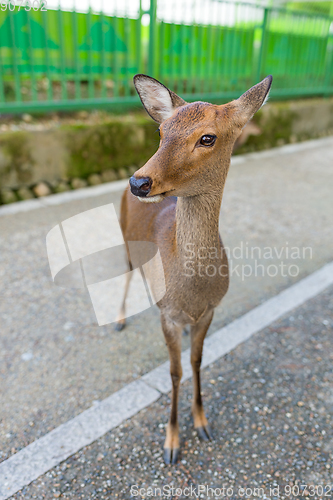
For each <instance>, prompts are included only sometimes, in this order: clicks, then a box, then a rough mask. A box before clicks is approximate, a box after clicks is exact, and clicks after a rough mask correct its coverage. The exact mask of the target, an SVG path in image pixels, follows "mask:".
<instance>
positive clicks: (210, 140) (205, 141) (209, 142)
mask: <svg viewBox="0 0 333 500" xmlns="http://www.w3.org/2000/svg"><path fill="white" fill-rule="evenodd" d="M215 141H216V135H203V136H202V137H201V139H200V144H201V145H202V146H213V145H214V144H215Z"/></svg>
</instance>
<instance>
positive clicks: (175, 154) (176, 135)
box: [115, 74, 272, 464]
mask: <svg viewBox="0 0 333 500" xmlns="http://www.w3.org/2000/svg"><path fill="white" fill-rule="evenodd" d="M271 83H272V76H270V75H269V76H267V77H266V78H265V79H264V80H262V81H261V82H260V83H258V84H257V85H255V86H253V87H252V88H250V89H249V90H247V92H245V93H244V94H243V95H241V96H240V97H239V98H238V99H235V100H233V101H231V102H229V103H227V104H221V105H217V104H211V103H208V102H201V101H197V102H191V103H188V102H185V101H184V100H183V99H182V98H181V97H180V96H178V95H177V94H176V93H174V92H173V91H171V90H169V89H168V88H167V87H166V86H164V85H163V84H162V83H160V82H159V81H158V80H156V79H154V78H152V77H150V76H147V75H143V74H138V75H135V76H134V86H135V89H136V91H137V93H138V94H139V97H140V99H141V102H142V104H143V106H144V108H145V109H146V111H147V113H148V115H150V117H151V118H152V119H153V120H155V122H157V123H158V124H159V129H158V130H159V134H160V143H159V147H158V150H157V151H156V153H155V154H154V155H153V156H152V157H151V158H150V159H149V160H148V161H147V163H145V164H144V165H143V166H142V167H141V168H139V169H138V170H137V171H136V172H135V173H134V175H132V177H131V178H130V179H129V186H128V187H127V189H126V190H125V192H124V193H123V196H122V200H121V214H120V225H121V229H122V232H123V236H124V240H125V244H126V242H129V241H147V242H152V243H154V244H156V245H157V247H158V249H159V251H160V255H161V260H162V263H163V270H164V278H165V287H166V292H165V295H164V296H163V298H162V299H161V300H160V301H159V302H158V303H157V306H158V307H159V309H160V317H161V326H162V330H163V333H164V337H165V342H166V345H167V348H168V352H169V358H170V375H171V380H172V393H171V412H170V418H169V421H168V424H167V428H166V437H165V442H164V447H163V448H164V452H163V458H164V462H165V463H166V464H175V463H176V462H177V461H178V458H179V455H180V452H179V449H180V445H179V443H180V441H179V424H178V396H179V387H180V382H181V378H182V367H181V341H182V331H183V329H184V328H185V327H188V326H189V327H190V336H191V337H190V340H191V366H192V371H193V402H192V415H193V422H194V428H195V430H196V432H197V434H198V436H199V438H201V440H204V441H207V440H210V439H212V431H211V428H210V426H209V424H208V421H207V418H206V415H205V412H204V408H203V402H202V396H201V384H200V365H201V358H202V351H203V343H204V339H205V336H206V333H207V330H208V328H209V326H210V324H211V321H212V318H213V314H214V309H215V308H216V307H217V305H218V304H219V303H220V302H221V300H222V298H223V297H224V296H225V294H226V293H227V290H228V286H229V272H228V260H227V255H226V252H225V250H224V247H223V243H222V239H221V236H220V234H219V215H220V209H221V202H222V195H223V190H224V186H225V182H226V178H227V173H228V170H229V165H230V157H231V154H232V151H233V147H234V144H235V142H236V140H237V138H238V137H239V136H240V135H241V133H242V130H243V128H244V127H245V125H246V124H247V123H248V122H249V120H250V119H251V118H252V117H253V115H254V114H255V113H256V112H257V111H258V110H259V109H260V108H261V106H262V105H263V104H264V103H265V102H266V100H267V98H268V94H269V91H270V88H271ZM202 249H207V251H206V252H203V251H202ZM189 257H190V258H191V259H190V260H189ZM128 259H129V266H130V269H132V264H131V262H130V255H129V253H128ZM188 262H190V265H189V264H188ZM200 266H201V267H200ZM202 266H204V268H205V266H206V269H208V267H207V266H215V269H222V270H223V272H216V274H215V275H214V276H213V275H212V274H213V273H212V272H211V271H210V273H209V275H207V273H203V272H200V271H201V269H202ZM152 281H154V276H152ZM128 286H129V283H128V282H127V283H126V289H125V294H124V300H123V302H122V306H121V310H120V313H119V316H118V317H117V321H116V326H115V328H116V330H121V329H122V328H124V326H125V319H124V318H125V302H126V294H127V291H128Z"/></svg>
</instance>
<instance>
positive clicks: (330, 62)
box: [324, 22, 333, 97]
mask: <svg viewBox="0 0 333 500" xmlns="http://www.w3.org/2000/svg"><path fill="white" fill-rule="evenodd" d="M331 26H333V22H332V24H331ZM332 70H333V35H331V34H330V33H329V34H328V37H327V45H326V65H325V73H326V74H325V83H324V86H325V91H324V97H329V96H330V95H331V94H332Z"/></svg>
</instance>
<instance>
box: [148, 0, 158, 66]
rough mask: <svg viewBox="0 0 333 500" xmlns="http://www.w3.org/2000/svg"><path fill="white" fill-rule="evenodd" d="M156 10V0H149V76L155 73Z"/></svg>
mask: <svg viewBox="0 0 333 500" xmlns="http://www.w3.org/2000/svg"><path fill="white" fill-rule="evenodd" d="M156 11H157V0H150V8H149V17H150V23H149V50H148V74H149V76H153V75H154V74H155V44H156Z"/></svg>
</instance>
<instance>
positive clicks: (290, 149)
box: [0, 136, 333, 217]
mask: <svg viewBox="0 0 333 500" xmlns="http://www.w3.org/2000/svg"><path fill="white" fill-rule="evenodd" d="M329 145H332V146H333V137H331V136H330V137H323V138H321V139H313V140H311V141H305V142H300V143H297V144H286V145H285V146H280V147H277V148H272V149H268V150H265V151H258V152H256V153H247V154H244V155H237V156H233V157H232V158H231V164H232V165H239V164H241V163H246V162H248V161H253V160H261V159H263V158H273V157H275V156H278V155H284V154H293V153H298V152H302V151H305V150H307V149H313V148H321V147H325V146H329ZM127 184H128V179H124V180H121V181H114V182H108V183H105V184H100V185H99V186H90V187H86V188H83V189H78V190H76V191H67V192H66V193H58V194H51V195H49V196H45V197H43V198H38V199H35V200H26V201H18V202H15V203H11V204H9V205H1V206H0V217H1V216H2V215H12V214H17V213H19V212H29V211H30V210H36V209H37V208H45V206H51V205H61V203H69V202H71V201H75V200H82V199H85V198H93V197H94V196H100V195H103V194H107V193H114V192H117V191H121V190H123V189H125V187H126V186H127Z"/></svg>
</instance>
